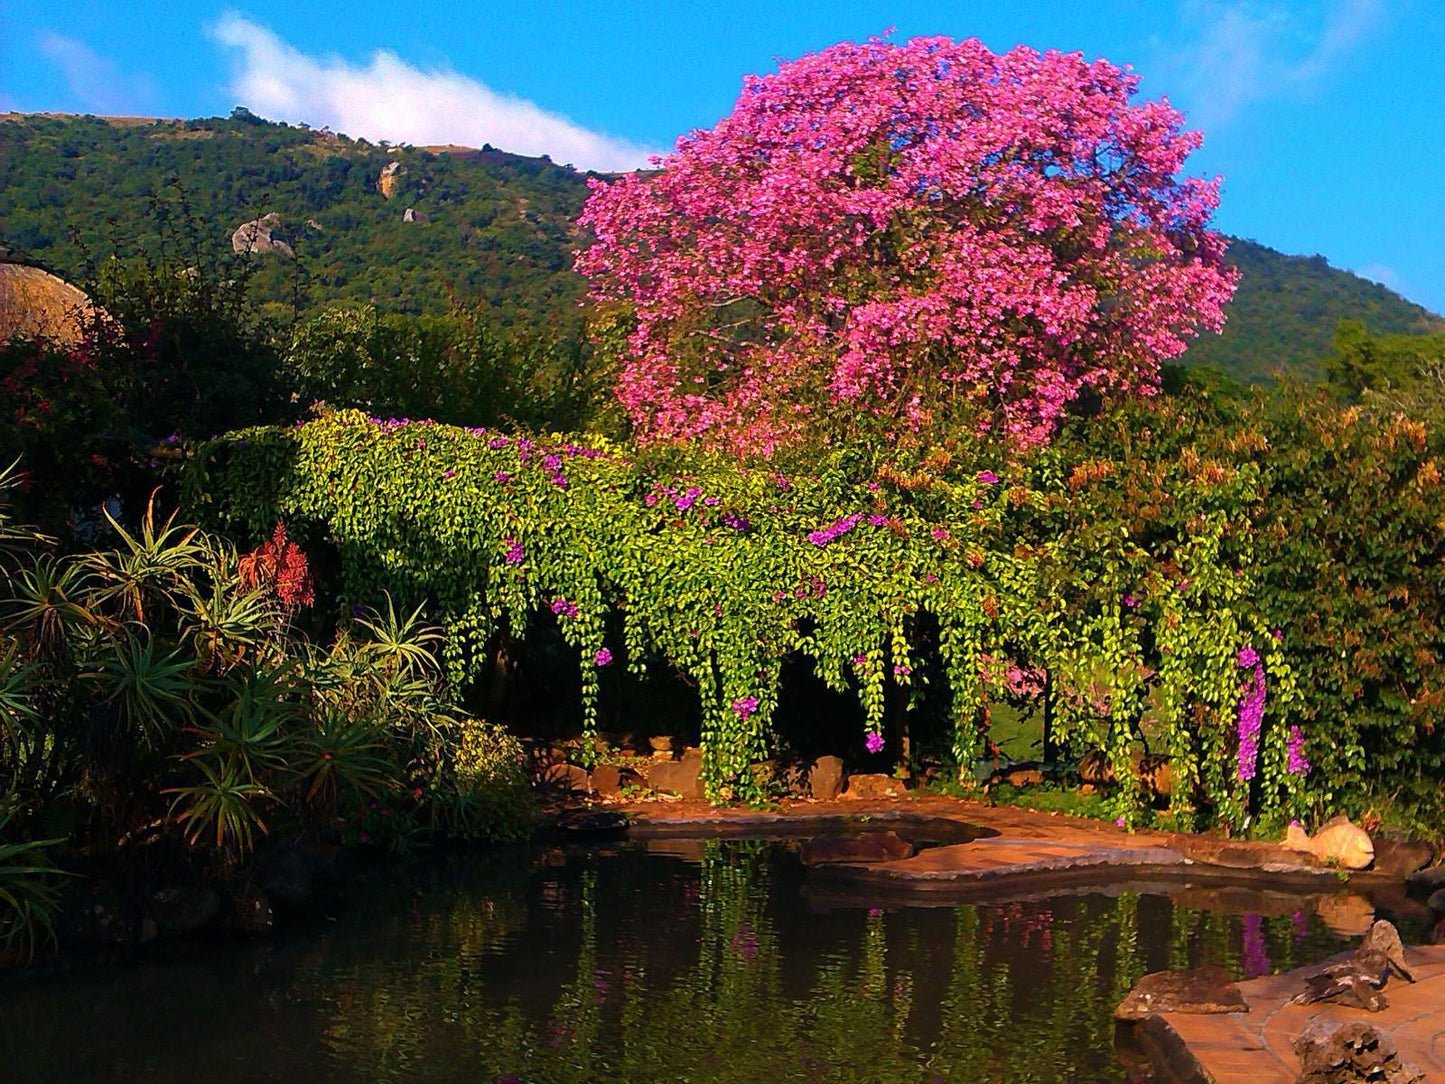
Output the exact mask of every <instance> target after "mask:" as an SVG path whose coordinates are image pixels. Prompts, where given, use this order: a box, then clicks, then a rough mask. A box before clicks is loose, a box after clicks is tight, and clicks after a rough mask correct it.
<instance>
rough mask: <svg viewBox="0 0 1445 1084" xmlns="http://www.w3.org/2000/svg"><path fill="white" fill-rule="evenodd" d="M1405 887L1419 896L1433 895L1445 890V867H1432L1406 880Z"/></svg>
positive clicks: (1411, 875) (1413, 874)
mask: <svg viewBox="0 0 1445 1084" xmlns="http://www.w3.org/2000/svg"><path fill="white" fill-rule="evenodd" d="M1405 887H1406V888H1408V889H1409V890H1410V891H1411V892H1413V893H1415V894H1416V895H1418V896H1429V895H1433V894H1434V893H1435V892H1437V891H1438V890H1439V889H1442V888H1445V866H1431V867H1429V868H1428V869H1422V870H1420V871H1419V872H1417V873H1412V874H1410V875H1409V876H1408V877H1406V878H1405Z"/></svg>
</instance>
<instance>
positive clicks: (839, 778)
mask: <svg viewBox="0 0 1445 1084" xmlns="http://www.w3.org/2000/svg"><path fill="white" fill-rule="evenodd" d="M805 786H806V788H807V793H808V796H809V797H810V798H816V799H817V800H818V801H820V802H831V801H833V799H835V798H837V797H838V795H839V794H841V793H842V792H843V760H842V758H841V757H833V756H827V757H819V758H818V759H817V760H815V761H813V763H812V765H811V766H809V768H808V775H807V781H806V783H805Z"/></svg>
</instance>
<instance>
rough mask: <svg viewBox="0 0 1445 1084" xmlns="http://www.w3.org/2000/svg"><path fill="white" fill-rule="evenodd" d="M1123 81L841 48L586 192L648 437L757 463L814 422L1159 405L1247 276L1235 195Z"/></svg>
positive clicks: (1023, 432) (1171, 113) (627, 390)
mask: <svg viewBox="0 0 1445 1084" xmlns="http://www.w3.org/2000/svg"><path fill="white" fill-rule="evenodd" d="M1137 84H1138V77H1137V76H1135V75H1133V74H1131V73H1130V72H1129V71H1127V70H1126V69H1123V68H1119V67H1117V66H1115V65H1113V64H1110V63H1108V62H1107V61H1103V60H1097V61H1094V62H1092V63H1090V62H1087V61H1085V60H1084V59H1083V58H1082V57H1081V56H1079V55H1065V54H1060V53H1052V52H1051V53H1043V54H1040V53H1037V52H1035V51H1033V50H1031V49H1026V48H1022V47H1021V48H1017V49H1013V50H1011V51H1009V52H1007V53H1004V54H1002V55H996V54H994V53H992V52H990V51H989V50H988V49H987V48H986V47H985V46H983V45H982V44H981V43H980V42H978V41H976V40H971V41H964V42H955V41H953V40H951V39H948V38H941V37H934V38H916V39H914V40H912V41H910V42H908V43H907V44H904V45H898V44H893V43H891V42H888V41H884V40H872V41H869V42H866V43H864V44H861V45H859V44H852V43H844V44H841V45H835V46H833V47H832V48H830V49H826V50H824V51H823V52H821V53H818V54H816V55H813V56H808V57H804V58H803V59H801V60H797V61H793V62H791V63H788V64H784V65H783V66H782V67H781V68H780V69H779V70H778V71H777V73H776V74H773V75H768V76H763V77H750V78H749V79H747V80H746V82H745V83H744V87H743V94H742V97H741V98H739V99H738V102H737V105H736V106H735V107H734V109H733V112H732V113H731V114H730V115H729V116H727V117H725V118H724V119H723V120H722V121H720V122H719V123H718V125H717V126H716V127H715V128H712V129H710V130H706V131H697V132H694V133H692V134H691V135H688V136H684V137H683V138H681V139H680V140H679V141H678V143H677V148H676V149H675V150H674V151H673V152H672V153H671V154H670V155H668V156H667V157H666V158H663V159H661V160H660V161H659V163H658V164H659V166H660V167H661V168H660V171H658V172H655V173H652V174H650V175H644V174H635V175H631V176H626V177H623V178H621V179H618V180H615V181H611V182H605V181H594V182H593V193H592V196H591V199H590V200H589V201H588V204H587V207H586V210H585V212H584V213H583V216H582V220H581V221H582V224H583V225H584V226H585V227H587V228H588V229H590V230H591V231H592V233H593V234H594V235H595V238H596V240H595V242H594V243H593V244H592V245H591V246H590V247H589V248H588V249H586V250H585V251H584V252H583V253H582V254H581V255H580V256H579V258H578V262H577V266H578V268H579V269H580V270H581V272H582V273H583V274H584V275H585V276H586V277H587V278H588V279H589V281H590V285H591V293H592V297H593V298H594V299H595V300H596V301H598V302H602V303H604V304H608V303H611V304H615V303H622V304H623V305H625V306H627V307H630V310H631V315H632V317H633V322H632V323H631V324H629V325H628V326H629V333H628V337H627V339H626V342H625V346H624V347H623V348H622V363H621V367H620V373H619V379H618V389H617V391H618V396H619V398H620V400H621V402H622V404H623V406H624V407H625V408H626V410H627V411H628V413H629V415H630V417H631V419H632V421H633V423H634V425H635V426H636V428H637V432H638V434H639V436H641V437H642V438H644V439H652V440H677V439H692V438H701V439H702V440H704V441H705V442H707V443H712V444H717V445H723V446H732V447H734V448H739V449H751V450H763V451H767V450H770V449H771V448H773V447H774V446H776V445H777V444H778V443H779V442H781V441H785V440H787V439H789V438H791V437H794V436H796V435H797V434H798V433H799V432H800V431H802V430H803V429H804V427H805V426H806V425H807V424H808V421H809V419H810V418H811V417H814V416H816V415H818V414H820V413H821V414H827V413H828V412H830V411H837V410H840V409H841V410H842V411H844V412H846V414H847V416H850V417H857V416H858V415H859V413H860V412H864V411H866V412H868V413H869V414H871V415H874V416H876V417H878V418H880V419H882V420H883V422H884V424H885V425H887V426H889V427H896V429H898V430H900V431H901V430H903V429H905V428H918V427H924V426H927V425H930V424H933V423H938V422H946V421H949V420H952V419H957V418H968V419H972V420H973V421H974V423H975V424H978V425H980V426H982V427H984V428H990V427H993V428H995V429H1002V431H1004V432H1005V433H1006V434H1007V435H1008V436H1009V438H1010V439H1011V440H1012V441H1013V442H1014V443H1015V444H1019V445H1030V444H1036V443H1039V442H1041V441H1043V440H1046V439H1047V438H1048V435H1049V434H1050V432H1051V431H1052V429H1053V427H1054V426H1055V424H1056V422H1057V421H1058V419H1059V418H1060V416H1061V415H1062V414H1063V412H1064V411H1065V409H1066V408H1067V406H1068V404H1069V403H1070V401H1071V400H1073V399H1075V398H1076V397H1077V396H1078V395H1079V394H1080V393H1081V392H1082V391H1084V390H1086V389H1092V390H1094V391H1096V392H1100V393H1125V394H1128V393H1134V394H1141V395H1147V394H1149V393H1150V392H1152V391H1153V390H1154V388H1155V386H1156V382H1157V378H1158V370H1159V364H1160V362H1161V361H1164V360H1167V359H1170V358H1173V357H1177V356H1178V355H1179V354H1180V353H1181V352H1183V350H1184V349H1185V347H1186V346H1187V345H1188V343H1189V341H1190V340H1191V339H1192V338H1193V337H1194V336H1195V335H1196V334H1198V333H1199V332H1200V331H1201V330H1211V331H1217V330H1218V329H1219V328H1220V327H1221V326H1222V324H1223V320H1224V314H1223V307H1224V305H1225V303H1226V302H1227V301H1228V300H1229V298H1230V296H1231V295H1232V293H1233V290H1234V285H1235V282H1236V278H1237V275H1236V273H1235V272H1234V270H1233V269H1232V268H1230V267H1229V266H1228V265H1227V264H1225V263H1224V250H1225V242H1224V239H1223V238H1222V237H1221V236H1220V235H1219V234H1218V233H1215V232H1213V231H1211V230H1210V229H1209V222H1210V218H1211V216H1212V214H1213V212H1214V209H1215V207H1216V204H1217V202H1218V197H1219V182H1218V180H1200V179H1192V178H1183V177H1181V176H1180V171H1181V169H1182V167H1183V165H1184V162H1185V159H1186V158H1187V157H1188V155H1189V153H1190V152H1191V151H1193V150H1194V149H1195V148H1196V147H1198V146H1199V143H1200V138H1201V137H1200V135H1199V134H1198V133H1197V132H1190V131H1185V130H1184V128H1183V118H1182V116H1181V115H1180V114H1179V112H1178V111H1176V110H1175V109H1174V108H1173V107H1171V106H1170V105H1169V104H1168V103H1167V102H1164V101H1158V102H1143V103H1136V102H1133V101H1132V100H1131V99H1132V98H1133V96H1134V92H1135V90H1136V87H1137Z"/></svg>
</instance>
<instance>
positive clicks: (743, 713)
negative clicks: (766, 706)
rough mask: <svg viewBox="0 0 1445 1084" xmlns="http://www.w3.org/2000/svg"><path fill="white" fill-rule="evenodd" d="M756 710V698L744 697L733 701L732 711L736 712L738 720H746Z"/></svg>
mask: <svg viewBox="0 0 1445 1084" xmlns="http://www.w3.org/2000/svg"><path fill="white" fill-rule="evenodd" d="M757 710H758V698H757V697H756V696H745V697H743V698H742V699H741V700H734V701H733V711H735V712H737V715H738V718H739V719H746V718H748V716H750V715H752V714H753V713H754V712H756V711H757Z"/></svg>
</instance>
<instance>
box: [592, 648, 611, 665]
mask: <svg viewBox="0 0 1445 1084" xmlns="http://www.w3.org/2000/svg"><path fill="white" fill-rule="evenodd" d="M592 661H593V662H594V663H596V664H597V665H598V666H611V665H612V652H610V651H608V650H607V649H606V648H605V647H604V648H602V649H601V650H600V651H598V652H597V654H596V655H593V656H592Z"/></svg>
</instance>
